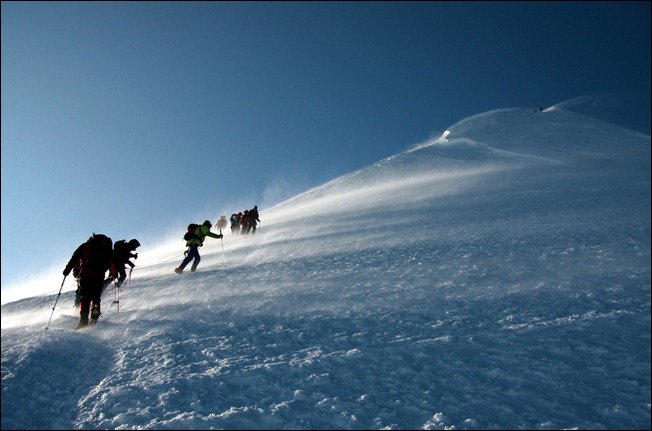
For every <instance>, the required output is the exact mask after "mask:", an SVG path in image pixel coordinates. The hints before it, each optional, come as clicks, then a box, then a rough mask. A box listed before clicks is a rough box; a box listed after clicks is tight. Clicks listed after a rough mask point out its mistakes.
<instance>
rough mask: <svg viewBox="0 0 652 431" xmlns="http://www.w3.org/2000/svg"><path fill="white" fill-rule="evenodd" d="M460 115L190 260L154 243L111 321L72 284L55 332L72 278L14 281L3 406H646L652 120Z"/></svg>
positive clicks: (174, 420) (283, 417)
mask: <svg viewBox="0 0 652 431" xmlns="http://www.w3.org/2000/svg"><path fill="white" fill-rule="evenodd" d="M447 131H448V132H449V133H447V134H445V135H442V136H441V137H439V138H437V139H434V140H431V141H428V142H427V143H424V144H422V145H419V146H416V147H415V148H412V149H410V150H408V151H406V152H403V153H400V154H397V155H394V156H392V157H389V158H387V159H384V160H382V161H379V162H378V163H376V164H374V165H371V166H369V167H367V168H365V169H361V170H359V171H356V172H354V173H352V174H350V175H346V176H343V177H340V178H337V179H335V180H333V181H331V182H329V183H327V184H324V185H323V186H321V187H317V188H315V189H312V190H309V191H307V192H305V193H303V194H301V195H298V196H296V197H295V198H293V199H290V200H288V201H286V202H283V203H281V204H279V205H277V206H275V207H273V208H270V209H264V208H263V209H262V211H261V220H262V223H261V226H260V231H259V232H258V233H257V234H256V235H255V236H250V237H238V236H232V235H230V232H228V229H227V232H226V234H225V237H224V240H223V244H224V249H223V248H222V242H221V241H219V240H214V239H211V238H208V239H207V242H206V244H205V246H204V247H203V249H202V262H201V264H200V267H199V268H200V271H199V272H197V273H194V274H186V275H183V276H178V275H176V274H173V273H172V269H173V268H174V267H175V266H176V265H177V264H178V262H180V260H181V257H179V254H180V253H181V252H182V251H183V248H182V245H180V241H179V240H177V239H171V240H170V241H169V242H168V243H166V244H164V245H162V246H160V247H159V248H158V249H156V250H152V249H150V250H149V253H150V254H149V256H148V253H147V252H145V251H143V253H142V256H141V257H140V258H139V261H138V262H137V263H138V264H139V267H137V270H135V271H134V273H133V279H132V281H131V284H130V285H129V286H126V287H125V288H124V289H123V292H122V296H121V300H120V305H121V307H120V312H119V313H118V312H117V309H116V307H115V306H111V305H110V302H111V301H110V300H111V299H112V297H111V295H110V292H108V293H107V294H105V296H104V298H103V306H102V307H103V316H102V317H101V318H100V322H99V323H98V324H97V326H96V327H93V328H90V329H88V330H83V331H74V330H72V329H71V328H72V327H74V324H75V322H76V319H77V317H76V311H75V310H74V308H73V307H72V292H71V290H70V286H69V285H67V290H64V293H63V294H62V295H61V298H60V299H59V302H58V305H57V307H56V310H55V312H54V316H53V320H52V323H51V326H50V329H49V330H48V331H47V332H45V331H44V327H45V323H46V322H47V319H48V317H49V316H50V313H51V311H52V305H53V303H54V301H55V298H56V294H54V295H49V296H43V297H34V298H26V299H22V300H20V301H15V302H10V303H8V304H4V305H3V306H2V381H3V387H2V428H3V429H5V428H17V429H42V428H49V429H52V428H65V429H68V428H83V429H106V428H111V429H166V428H167V429H189V428H199V429H208V428H228V429H270V428H274V429H293V428H300V429H317V428H323V429H372V428H373V429H487V428H504V429H518V428H526V429H534V428H540V429H561V428H633V429H647V428H648V427H649V424H650V371H651V370H650V221H651V220H650V138H649V136H642V135H640V134H634V133H630V132H629V131H627V130H624V129H621V128H618V127H616V126H613V125H609V124H606V123H603V122H600V121H597V120H592V119H590V118H588V117H584V116H579V115H576V114H573V113H570V112H567V111H564V110H562V109H554V110H546V111H544V112H532V111H528V110H519V109H506V110H496V111H491V112H488V113H484V114H480V115H477V116H474V117H471V118H468V119H465V120H463V121H461V122H459V123H457V124H455V125H453V126H452V127H450V128H448V129H447ZM175 257H176V258H175ZM224 262H226V267H224V265H223V263H224ZM53 293H56V292H53ZM71 364H72V366H71Z"/></svg>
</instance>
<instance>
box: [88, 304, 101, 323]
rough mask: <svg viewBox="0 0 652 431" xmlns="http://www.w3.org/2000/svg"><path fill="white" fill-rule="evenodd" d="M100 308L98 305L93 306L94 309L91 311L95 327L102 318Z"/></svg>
mask: <svg viewBox="0 0 652 431" xmlns="http://www.w3.org/2000/svg"><path fill="white" fill-rule="evenodd" d="M100 314H102V313H100V307H99V306H97V305H93V309H92V310H91V321H90V324H91V325H95V324H96V323H97V319H99V318H100Z"/></svg>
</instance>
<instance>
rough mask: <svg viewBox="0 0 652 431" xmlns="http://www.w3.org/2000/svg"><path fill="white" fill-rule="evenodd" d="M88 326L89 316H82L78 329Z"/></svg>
mask: <svg viewBox="0 0 652 431" xmlns="http://www.w3.org/2000/svg"><path fill="white" fill-rule="evenodd" d="M87 326H88V317H80V318H79V323H78V324H77V329H81V328H85V327H87Z"/></svg>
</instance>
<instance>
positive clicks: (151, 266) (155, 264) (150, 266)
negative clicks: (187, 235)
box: [133, 253, 184, 271]
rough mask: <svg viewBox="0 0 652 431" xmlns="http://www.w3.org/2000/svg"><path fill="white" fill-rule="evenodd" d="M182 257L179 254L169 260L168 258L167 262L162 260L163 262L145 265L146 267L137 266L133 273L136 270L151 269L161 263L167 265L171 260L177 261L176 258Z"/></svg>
mask: <svg viewBox="0 0 652 431" xmlns="http://www.w3.org/2000/svg"><path fill="white" fill-rule="evenodd" d="M183 255H184V253H181V254H179V255H177V256H174V257H171V258H169V259H167V260H164V261H163V262H159V263H154V264H152V265H147V266H137V267H135V268H133V271H137V270H139V269H147V268H153V267H155V266H158V265H161V264H162V263H167V262H169V261H171V260H174V259H178V258H180V257H181V256H183Z"/></svg>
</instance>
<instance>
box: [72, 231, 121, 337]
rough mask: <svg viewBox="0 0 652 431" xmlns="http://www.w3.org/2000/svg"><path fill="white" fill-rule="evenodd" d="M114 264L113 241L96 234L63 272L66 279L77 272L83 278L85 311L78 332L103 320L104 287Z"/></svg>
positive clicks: (82, 305) (80, 286)
mask: <svg viewBox="0 0 652 431" xmlns="http://www.w3.org/2000/svg"><path fill="white" fill-rule="evenodd" d="M112 263H113V241H112V240H111V238H109V237H108V236H106V235H102V234H96V233H93V235H92V236H91V237H90V238H88V241H86V242H85V243H83V244H81V245H80V246H79V247H77V249H76V250H75V252H74V253H73V254H72V257H71V258H70V261H68V264H67V265H66V267H65V269H64V270H63V275H64V276H68V274H70V271H72V270H73V269H74V270H75V273H76V274H77V275H78V276H79V301H80V305H81V307H80V311H79V324H78V325H77V329H79V328H82V327H84V326H87V325H88V324H89V323H91V324H95V323H96V322H97V319H98V318H99V317H100V297H101V296H102V288H103V286H104V275H105V273H106V271H108V270H109V269H110V267H111V265H112ZM91 305H92V308H91ZM89 312H90V322H89Z"/></svg>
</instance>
